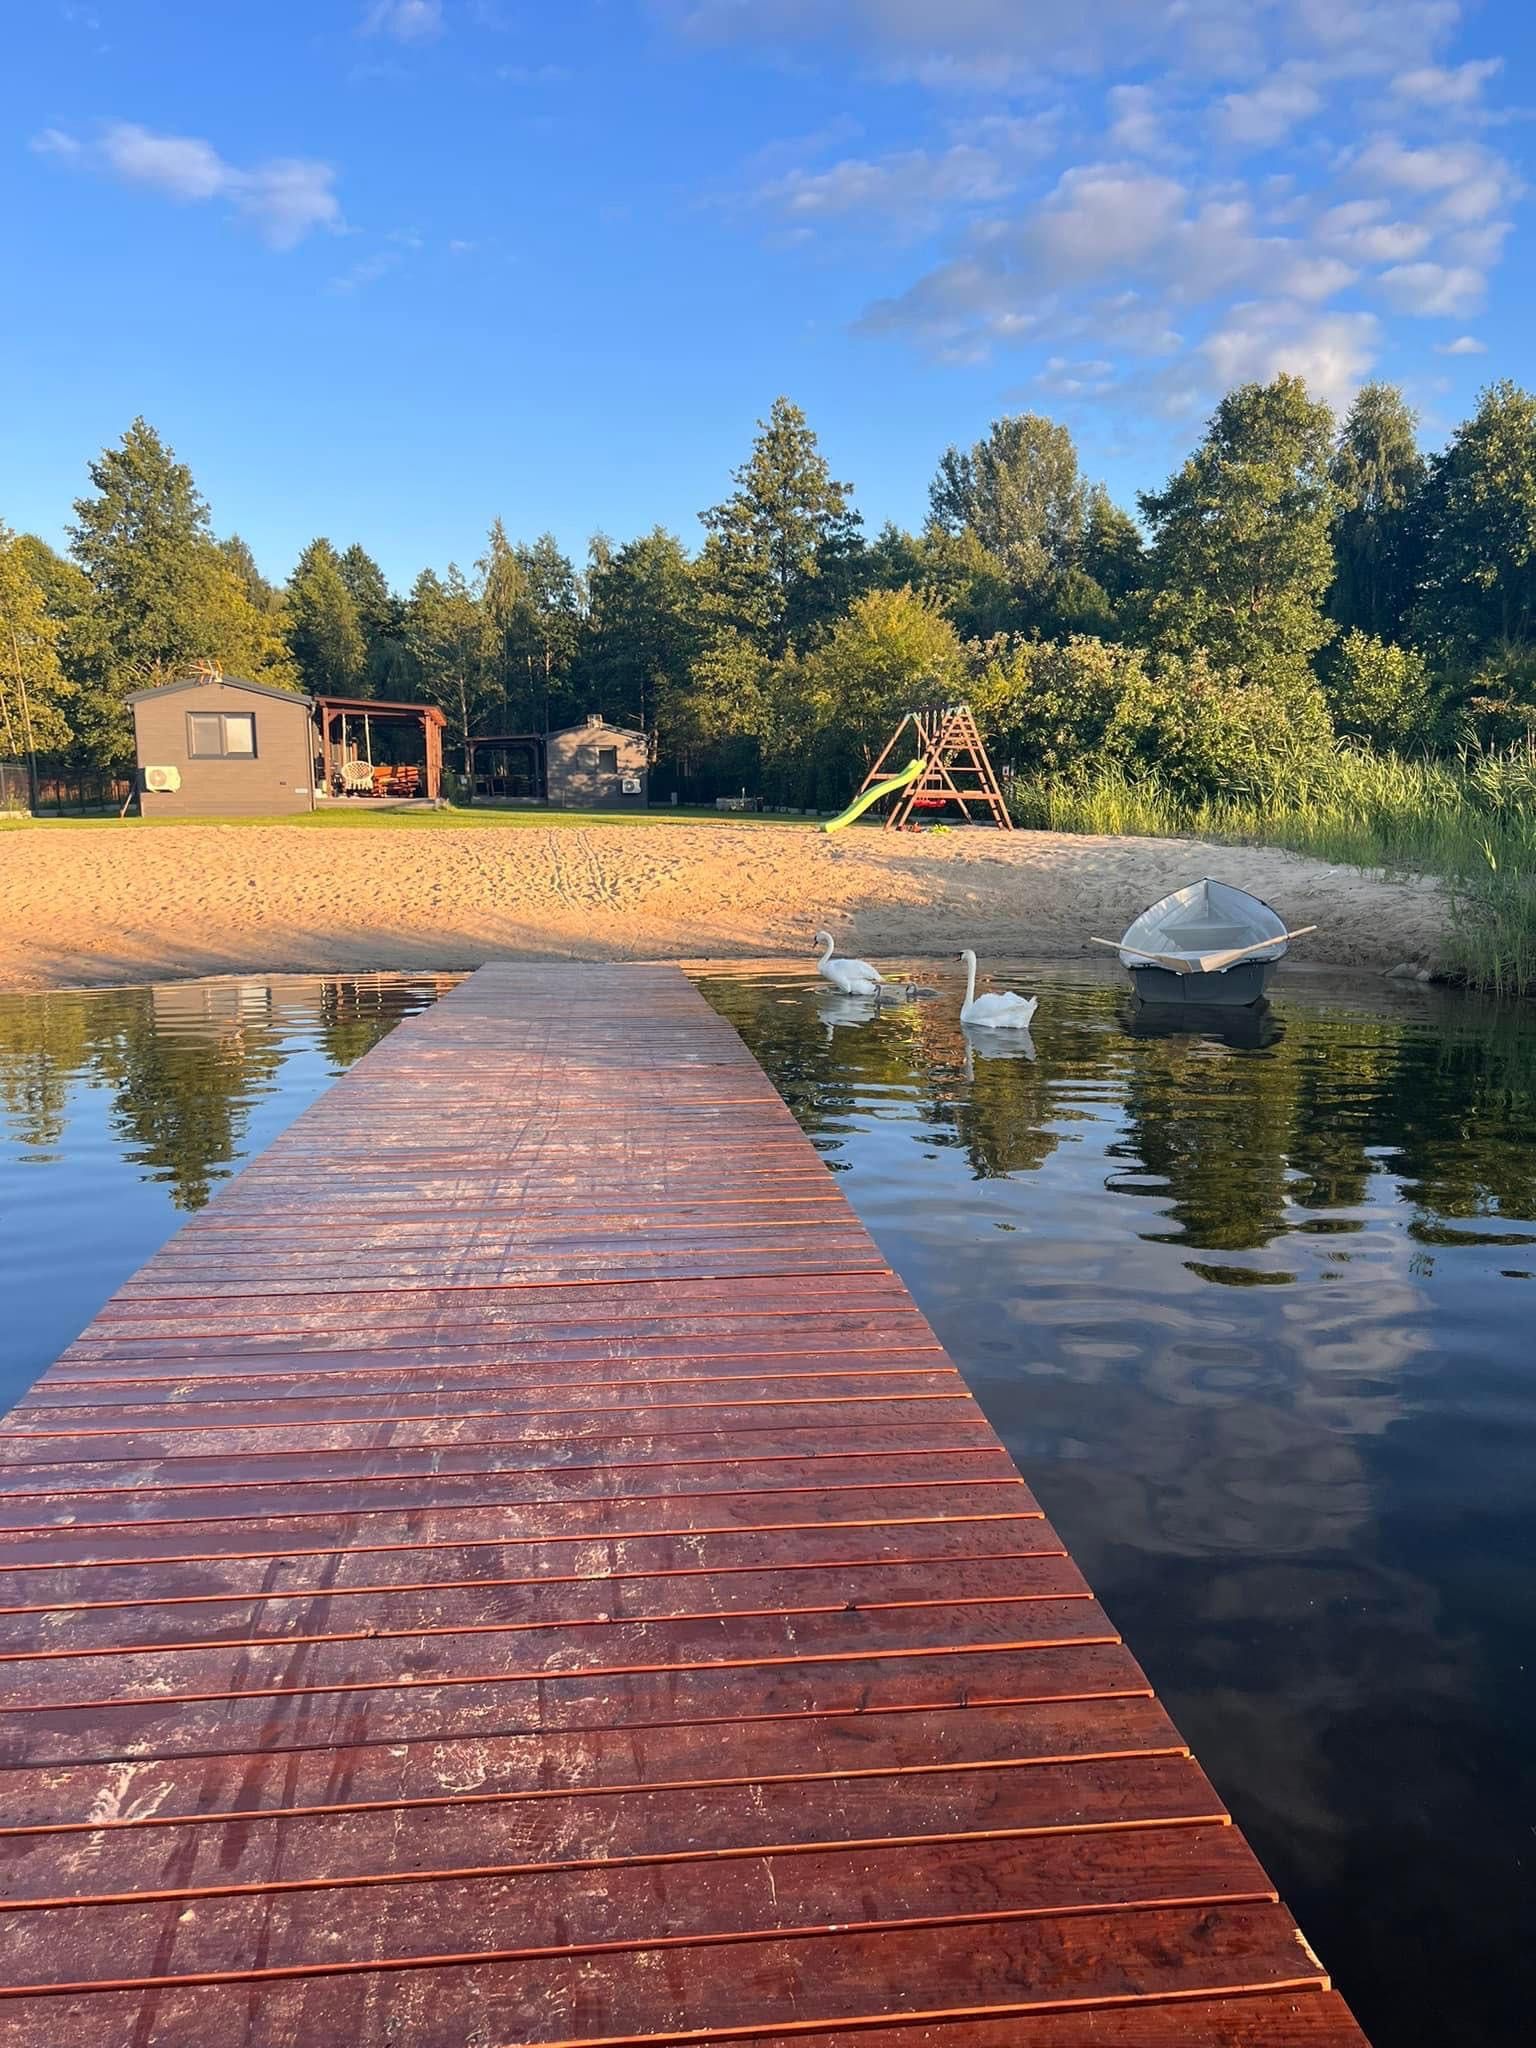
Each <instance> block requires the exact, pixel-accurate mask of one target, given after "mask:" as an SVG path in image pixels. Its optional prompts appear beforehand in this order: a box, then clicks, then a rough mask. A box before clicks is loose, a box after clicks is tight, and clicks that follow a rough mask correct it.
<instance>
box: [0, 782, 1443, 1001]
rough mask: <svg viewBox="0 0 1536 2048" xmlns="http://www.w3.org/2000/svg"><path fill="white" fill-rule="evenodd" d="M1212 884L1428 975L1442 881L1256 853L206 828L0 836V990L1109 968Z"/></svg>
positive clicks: (1363, 954) (912, 841)
mask: <svg viewBox="0 0 1536 2048" xmlns="http://www.w3.org/2000/svg"><path fill="white" fill-rule="evenodd" d="M1211 873H1215V874H1220V875H1221V876H1223V877H1224V878H1225V879H1227V880H1229V881H1232V882H1235V883H1237V884H1238V886H1239V887H1242V888H1247V889H1251V890H1252V891H1253V892H1254V893H1255V894H1257V895H1260V896H1263V897H1264V898H1265V899H1266V900H1267V901H1269V902H1271V903H1273V904H1274V906H1275V908H1276V909H1277V910H1278V911H1279V912H1280V913H1281V915H1282V916H1284V917H1285V918H1286V919H1287V920H1288V921H1289V922H1290V923H1292V924H1317V925H1319V926H1320V927H1321V929H1320V931H1319V932H1318V933H1317V935H1316V936H1315V938H1309V939H1307V940H1304V941H1303V942H1302V944H1301V946H1299V947H1298V949H1297V958H1298V960H1305V961H1306V962H1308V963H1311V964H1316V965H1319V966H1328V967H1332V968H1345V969H1358V970H1362V971H1370V972H1377V973H1379V972H1380V971H1381V970H1383V969H1385V968H1390V967H1392V966H1394V965H1396V964H1397V963H1398V962H1399V961H1402V960H1408V959H1411V960H1416V961H1425V962H1429V963H1433V961H1434V960H1435V958H1436V956H1437V953H1438V951H1439V947H1440V943H1441V940H1442V938H1443V935H1444V933H1445V930H1446V927H1447V923H1448V919H1449V915H1450V911H1449V904H1448V901H1447V898H1446V895H1445V892H1444V890H1443V889H1442V888H1441V886H1440V885H1439V884H1438V883H1436V882H1434V881H1433V880H1429V879H1426V878H1422V877H1406V878H1404V877H1392V878H1386V877H1382V876H1378V875H1372V874H1367V873H1362V872H1361V871H1360V870H1358V869H1354V868H1337V867H1331V866H1329V865H1328V864H1326V863H1324V862H1321V861H1315V860H1310V859H1307V858H1305V857H1303V856H1301V855H1297V854H1290V853H1283V852H1279V851H1277V850H1275V849H1273V848H1267V847H1213V846H1209V845H1205V844H1202V843H1201V842H1198V841H1190V840H1163V839H1109V838H1093V837H1081V836H1077V835H1072V834H1064V833H1048V832H1018V833H1014V834H1012V835H1004V834H999V833H995V832H990V831H982V830H976V831H971V832H954V833H946V834H941V835H927V834H923V835H914V836H908V835H899V836H898V835H895V834H887V833H882V832H879V831H875V830H856V831H853V832H848V833H840V834H837V835H836V836H827V835H825V834H822V833H816V832H808V831H805V830H797V829H794V828H791V827H784V828H778V827H774V826H767V825H750V826H743V825H732V824H729V823H721V824H718V825H717V824H713V823H701V824H694V823H688V824H682V823H672V822H669V821H662V822H658V823H656V824H654V825H651V826H638V825H636V826H591V827H584V826H573V825H570V824H565V825H561V826H558V827H552V828H550V829H548V830H544V829H540V828H537V827H532V828H530V827H526V826H523V827H516V828H509V829H507V830H505V831H498V830H495V829H494V828H488V827H484V826H478V827H475V828H473V829H466V830H463V831H456V830H454V829H452V828H451V827H450V828H443V829H438V830H433V831H420V832H411V831H391V832H378V833H373V832H364V831H357V830H353V831H336V832H334V833H332V832H323V831H315V830H306V831H295V830H293V829H291V828H287V827H284V826H281V825H274V826H251V827H223V826H216V825H209V826H203V825H197V826H184V827H178V828H176V829H174V830H171V829H165V830H159V831H151V830H146V829H143V828H137V829H136V828H133V827H129V828H127V829H125V830H123V831H115V830H113V829H112V828H110V827H103V828H101V829H100V830H94V829H93V830H73V831H60V830H55V829H50V828H49V827H47V826H40V827H38V828H36V829H22V830H17V831H10V832H6V833H4V834H0V990H4V991H26V990H39V989H53V988H64V987H100V986H104V985H116V984H121V983H125V982H143V981H147V980H174V979H182V978H190V977H193V976H201V975H214V974H242V973H314V972H328V971H334V972H342V973H347V972H351V973H369V972H387V971H390V970H407V971H410V970H426V969H436V970H439V971H450V970H455V969H461V968H468V967H474V966H478V965H479V964H480V963H481V962H482V961H485V960H493V959H507V958H521V959H551V960H555V959H559V960H570V959H590V960H641V959H649V960H659V959H671V960H687V961H689V962H699V961H705V960H716V961H718V960H727V959H728V960H745V959H764V958H804V957H805V955H806V953H807V952H808V950H809V947H810V934H811V932H812V931H813V930H814V928H815V927H816V926H817V925H822V924H824V925H827V926H828V927H829V928H830V929H831V930H832V931H833V932H835V933H836V934H837V937H838V942H839V945H840V946H841V947H843V948H846V949H847V950H849V951H856V952H859V953H862V954H864V955H866V956H869V957H874V958H881V957H890V958H902V957H904V958H933V957H938V956H941V955H943V954H946V953H950V952H953V951H954V950H956V948H958V947H959V946H961V945H967V944H969V945H974V946H975V947H976V948H977V950H978V951H982V952H991V953H993V954H995V955H997V956H999V957H1002V956H1006V957H1008V958H1009V959H1013V960H1018V959H1021V958H1024V959H1027V958H1030V957H1035V958H1039V959H1042V960H1046V959H1049V960H1056V961H1060V960H1069V959H1087V958H1094V959H1099V960H1102V959H1104V958H1106V957H1112V956H1105V955H1103V954H1101V952H1100V950H1099V949H1098V948H1096V947H1092V946H1089V945H1088V944H1087V940H1088V937H1089V935H1090V934H1092V933H1097V934H1101V935H1104V936H1109V937H1113V936H1115V935H1116V934H1118V933H1119V932H1121V931H1123V930H1124V928H1125V926H1126V924H1127V923H1128V922H1129V921H1130V919H1131V918H1132V917H1133V916H1134V915H1135V914H1136V912H1137V911H1139V910H1141V909H1143V908H1145V906H1146V905H1147V904H1148V903H1149V902H1151V901H1152V900H1154V899H1155V898H1156V897H1158V896H1160V895H1162V894H1163V893H1164V892H1165V891H1166V890H1168V889H1172V888H1177V887H1179V886H1181V885H1182V884H1183V883H1185V882H1190V881H1194V880H1196V879H1197V878H1198V877H1199V876H1201V875H1204V874H1211Z"/></svg>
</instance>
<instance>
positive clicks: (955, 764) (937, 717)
mask: <svg viewBox="0 0 1536 2048" xmlns="http://www.w3.org/2000/svg"><path fill="white" fill-rule="evenodd" d="M903 750H904V751H903ZM919 753H920V754H921V755H922V757H923V771H922V773H921V774H920V775H918V776H915V777H914V778H913V780H912V781H911V782H910V783H908V785H907V787H906V788H905V789H903V790H898V791H897V793H896V798H895V801H894V802H893V803H892V805H891V808H890V809H889V811H887V812H886V815H885V829H886V830H887V831H888V832H892V831H895V832H910V831H915V830H917V829H918V828H917V826H916V825H915V824H914V822H913V814H914V812H918V811H942V810H944V809H946V808H947V807H948V806H949V805H950V804H958V805H959V807H960V812H961V815H962V816H963V817H964V819H965V821H966V823H967V824H973V823H975V822H976V820H974V819H973V818H972V816H971V812H972V809H973V808H975V809H976V810H977V811H978V812H979V813H980V815H981V819H982V821H983V822H985V820H986V818H987V816H988V815H990V817H991V820H992V823H993V824H994V825H996V826H997V827H998V828H999V830H1000V831H1003V832H1011V831H1012V830H1013V820H1012V818H1011V817H1010V816H1009V815H1008V806H1007V804H1006V803H1005V802H1004V801H1003V792H1002V786H1001V785H1000V783H999V782H998V779H997V776H996V774H995V772H994V770H993V767H992V762H991V760H990V758H989V756H988V754H987V749H986V743H985V741H984V740H983V739H982V737H981V733H980V732H979V730H978V729H977V725H976V720H975V717H974V715H973V714H972V711H971V707H970V705H969V704H952V705H949V706H946V707H943V708H938V709H933V710H928V711H909V712H908V713H907V715H906V717H905V718H903V719H902V721H901V723H900V725H898V726H897V728H896V730H895V732H893V733H892V734H891V737H890V739H889V740H888V741H887V743H886V745H885V748H884V750H883V751H882V753H881V755H880V758H879V760H878V761H877V762H876V763H875V765H874V767H873V768H871V769H870V771H869V773H868V774H867V775H866V776H865V778H864V780H863V782H862V783H861V784H860V786H859V795H860V796H862V795H863V793H864V791H865V790H867V789H870V788H872V787H873V786H874V784H875V783H877V782H880V781H883V780H884V779H885V777H886V776H888V775H889V774H890V772H891V771H890V768H889V767H888V766H887V763H888V762H891V761H897V762H900V761H903V760H908V759H911V758H913V757H914V756H915V755H917V754H919ZM855 801H857V799H855Z"/></svg>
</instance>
